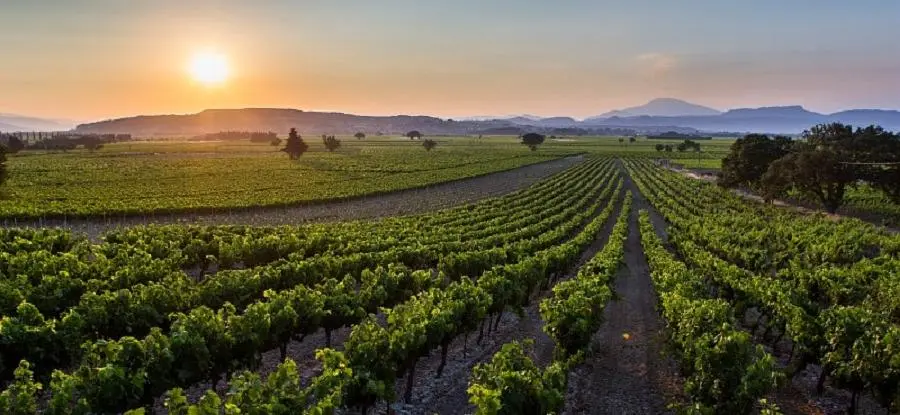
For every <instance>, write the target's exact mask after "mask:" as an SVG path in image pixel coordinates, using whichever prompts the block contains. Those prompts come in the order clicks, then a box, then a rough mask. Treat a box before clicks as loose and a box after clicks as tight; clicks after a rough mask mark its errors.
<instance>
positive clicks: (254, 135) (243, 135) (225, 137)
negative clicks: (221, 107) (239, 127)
mask: <svg viewBox="0 0 900 415" xmlns="http://www.w3.org/2000/svg"><path fill="white" fill-rule="evenodd" d="M276 139H278V134H276V133H275V132H273V131H265V132H263V131H219V132H217V133H210V134H203V135H200V136H197V137H194V140H221V141H240V140H250V142H253V143H271V142H273V141H274V140H276Z"/></svg>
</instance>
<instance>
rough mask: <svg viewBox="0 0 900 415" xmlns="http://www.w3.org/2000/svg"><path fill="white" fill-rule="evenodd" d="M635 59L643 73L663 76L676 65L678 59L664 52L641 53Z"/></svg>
mask: <svg viewBox="0 0 900 415" xmlns="http://www.w3.org/2000/svg"><path fill="white" fill-rule="evenodd" d="M635 60H636V61H637V64H638V65H639V66H640V67H641V70H642V71H643V73H645V74H646V75H649V76H652V77H662V76H665V75H666V74H668V73H670V72H672V70H673V69H675V67H676V66H678V59H677V58H676V57H675V56H673V55H668V54H665V53H656V52H654V53H643V54H640V55H638V56H637V57H636V58H635Z"/></svg>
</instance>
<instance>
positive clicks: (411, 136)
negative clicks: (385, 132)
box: [406, 130, 422, 140]
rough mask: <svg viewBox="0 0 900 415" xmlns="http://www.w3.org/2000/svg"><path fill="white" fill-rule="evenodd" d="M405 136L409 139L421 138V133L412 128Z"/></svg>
mask: <svg viewBox="0 0 900 415" xmlns="http://www.w3.org/2000/svg"><path fill="white" fill-rule="evenodd" d="M406 136H407V137H409V139H410V140H412V139H419V138H422V133H420V132H418V131H416V130H412V131H410V132H408V133H406Z"/></svg>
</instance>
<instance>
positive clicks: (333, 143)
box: [322, 134, 341, 151]
mask: <svg viewBox="0 0 900 415" xmlns="http://www.w3.org/2000/svg"><path fill="white" fill-rule="evenodd" d="M322 144H325V148H327V149H328V151H334V150H337V149H339V148H341V140H338V139H337V138H335V137H334V136H333V135H325V134H322Z"/></svg>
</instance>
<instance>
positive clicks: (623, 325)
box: [563, 161, 683, 415]
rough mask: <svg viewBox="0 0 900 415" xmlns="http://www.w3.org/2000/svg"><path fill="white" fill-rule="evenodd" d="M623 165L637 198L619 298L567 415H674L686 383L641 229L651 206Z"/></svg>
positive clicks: (573, 379)
mask: <svg viewBox="0 0 900 415" xmlns="http://www.w3.org/2000/svg"><path fill="white" fill-rule="evenodd" d="M618 164H619V168H620V170H621V171H622V176H623V177H624V179H625V183H624V187H625V190H630V191H631V193H632V195H633V197H634V201H633V204H632V209H631V214H629V216H628V237H627V239H626V240H625V247H624V248H625V249H624V251H625V252H624V260H625V264H624V266H622V267H621V268H620V269H619V272H618V273H617V275H616V280H615V285H614V292H615V294H616V296H617V299H616V300H613V301H612V302H610V303H609V304H608V305H607V306H606V310H605V311H604V317H605V323H604V324H603V326H601V328H600V330H599V331H598V332H597V333H596V334H594V337H593V339H592V343H591V350H590V352H589V353H588V354H587V356H586V358H585V361H584V363H582V364H581V365H579V366H578V367H577V368H575V370H573V371H572V373H570V375H569V388H568V393H567V395H566V406H565V410H564V412H563V413H564V414H572V415H574V414H665V413H671V411H669V410H668V409H667V405H668V404H669V403H671V402H675V401H680V400H681V390H682V388H683V385H682V381H681V378H680V377H679V376H678V373H677V369H676V366H675V362H674V361H673V360H672V359H671V358H669V357H667V356H666V355H665V338H664V327H665V324H664V323H663V321H662V318H661V317H660V315H659V313H658V312H657V310H656V304H657V296H656V291H655V290H654V288H653V284H652V282H651V280H650V269H649V267H648V264H647V258H646V257H645V256H644V250H643V247H642V246H641V239H640V233H639V230H638V212H639V211H640V210H641V209H650V205H649V203H647V200H646V199H645V198H644V197H643V195H642V194H641V193H640V191H639V190H638V189H637V186H635V185H634V182H633V181H632V180H631V177H630V176H628V173H627V172H626V171H625V169H624V167H623V166H622V164H621V161H619V162H618ZM657 219H658V220H661V219H662V218H660V217H657ZM657 231H658V232H662V231H664V228H661V227H657Z"/></svg>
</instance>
